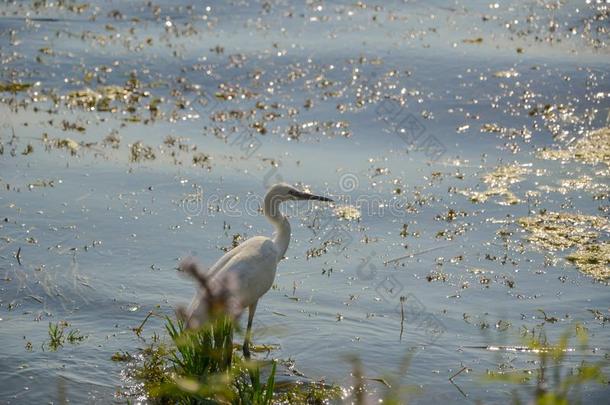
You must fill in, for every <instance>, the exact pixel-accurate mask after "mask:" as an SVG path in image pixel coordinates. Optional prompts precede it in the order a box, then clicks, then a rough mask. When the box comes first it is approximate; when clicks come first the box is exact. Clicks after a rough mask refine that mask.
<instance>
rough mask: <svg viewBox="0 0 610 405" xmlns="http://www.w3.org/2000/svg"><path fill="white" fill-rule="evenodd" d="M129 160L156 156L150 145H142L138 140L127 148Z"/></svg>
mask: <svg viewBox="0 0 610 405" xmlns="http://www.w3.org/2000/svg"><path fill="white" fill-rule="evenodd" d="M129 151H130V156H129V161H130V162H141V161H144V160H154V159H155V158H156V155H155V152H154V149H153V148H152V146H148V145H144V144H143V143H142V142H140V141H138V142H136V143H134V144H133V145H131V147H130V148H129Z"/></svg>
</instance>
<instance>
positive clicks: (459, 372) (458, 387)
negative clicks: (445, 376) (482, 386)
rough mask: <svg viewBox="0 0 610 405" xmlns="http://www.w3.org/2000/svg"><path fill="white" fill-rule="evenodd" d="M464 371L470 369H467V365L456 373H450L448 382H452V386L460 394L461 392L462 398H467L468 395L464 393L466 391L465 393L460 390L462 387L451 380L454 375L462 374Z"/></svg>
mask: <svg viewBox="0 0 610 405" xmlns="http://www.w3.org/2000/svg"><path fill="white" fill-rule="evenodd" d="M464 371H470V369H469V368H468V367H466V366H464V367H462V369H461V370H460V371H458V372H457V373H455V374H454V375H452V376H451V377H449V382H450V383H451V384H453V386H454V387H455V388H457V390H458V391H459V392H460V394H462V395H463V396H464V398H468V395H466V393H465V392H464V391H462V389H461V388H460V386H459V385H457V384H456V383H455V382H454V381H453V379H454V378H455V377H457V376H458V375H460V374H462V373H463V372H464Z"/></svg>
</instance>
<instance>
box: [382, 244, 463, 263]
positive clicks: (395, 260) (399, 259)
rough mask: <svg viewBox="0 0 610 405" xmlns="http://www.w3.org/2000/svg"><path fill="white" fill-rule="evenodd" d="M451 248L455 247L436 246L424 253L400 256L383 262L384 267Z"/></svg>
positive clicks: (423, 251)
mask: <svg viewBox="0 0 610 405" xmlns="http://www.w3.org/2000/svg"><path fill="white" fill-rule="evenodd" d="M450 246H453V245H443V246H436V247H433V248H430V249H426V250H422V251H419V252H415V253H411V254H408V255H404V256H400V257H397V258H396V259H392V260H387V261H385V262H383V265H384V266H387V265H388V264H390V263H396V262H399V261H401V260H404V259H409V258H411V257H415V256H419V255H423V254H424V253H430V252H434V251H435V250H439V249H444V248H446V247H450Z"/></svg>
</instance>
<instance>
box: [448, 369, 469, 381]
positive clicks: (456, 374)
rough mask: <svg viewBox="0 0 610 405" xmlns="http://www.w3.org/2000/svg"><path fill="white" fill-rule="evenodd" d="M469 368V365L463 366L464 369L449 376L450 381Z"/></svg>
mask: <svg viewBox="0 0 610 405" xmlns="http://www.w3.org/2000/svg"><path fill="white" fill-rule="evenodd" d="M466 370H468V367H465V366H464V367H462V369H461V370H460V371H458V372H457V373H455V374H454V375H452V376H451V377H449V381H453V379H454V378H455V377H457V376H458V375H460V374H462V373H463V372H464V371H466Z"/></svg>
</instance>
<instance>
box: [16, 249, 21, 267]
mask: <svg viewBox="0 0 610 405" xmlns="http://www.w3.org/2000/svg"><path fill="white" fill-rule="evenodd" d="M16 257H17V263H19V265H20V266H21V247H19V249H17V255H16Z"/></svg>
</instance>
